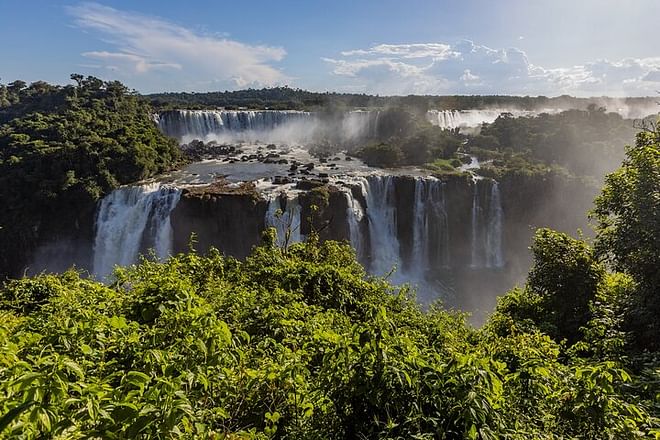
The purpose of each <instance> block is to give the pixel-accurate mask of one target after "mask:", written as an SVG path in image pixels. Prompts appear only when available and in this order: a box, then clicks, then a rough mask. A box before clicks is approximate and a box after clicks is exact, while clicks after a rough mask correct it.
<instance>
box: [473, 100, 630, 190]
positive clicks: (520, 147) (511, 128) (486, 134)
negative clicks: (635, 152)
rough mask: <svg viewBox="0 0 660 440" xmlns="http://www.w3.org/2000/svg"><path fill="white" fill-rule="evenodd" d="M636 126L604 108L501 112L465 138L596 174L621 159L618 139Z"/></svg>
mask: <svg viewBox="0 0 660 440" xmlns="http://www.w3.org/2000/svg"><path fill="white" fill-rule="evenodd" d="M635 132H636V130H635V128H634V127H633V123H632V121H631V120H627V119H623V118H622V117H621V116H620V115H619V114H617V113H606V111H605V109H604V108H598V107H596V106H595V105H593V104H592V105H590V106H589V107H588V108H587V109H586V110H568V111H563V112H561V113H557V114H548V113H544V114H540V115H538V116H533V117H520V118H515V117H513V115H512V114H510V113H508V114H507V113H505V114H503V115H501V116H500V117H498V118H497V120H496V121H495V122H494V123H492V124H484V126H483V128H482V129H481V133H480V134H479V135H478V136H474V137H472V138H470V140H469V147H474V148H478V149H482V150H484V149H485V150H498V151H505V150H507V149H510V150H511V152H515V153H523V154H525V155H526V156H527V158H528V160H530V162H534V161H541V162H543V163H544V164H547V165H552V164H556V165H559V166H562V167H565V168H567V169H568V170H569V171H570V172H571V173H573V174H576V175H579V176H594V177H598V178H600V177H601V176H603V175H604V174H606V173H608V172H611V171H612V170H613V169H614V167H615V166H616V165H617V164H619V163H620V162H621V160H622V159H623V153H624V151H623V149H622V148H621V146H622V145H625V143H626V142H627V141H628V139H630V138H631V137H632V136H633V135H634V133H635Z"/></svg>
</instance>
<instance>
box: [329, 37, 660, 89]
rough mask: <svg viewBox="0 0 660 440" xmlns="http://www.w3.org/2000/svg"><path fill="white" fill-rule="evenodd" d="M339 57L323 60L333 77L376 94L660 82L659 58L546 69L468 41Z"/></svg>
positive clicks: (513, 52) (516, 53)
mask: <svg viewBox="0 0 660 440" xmlns="http://www.w3.org/2000/svg"><path fill="white" fill-rule="evenodd" d="M340 55H341V57H338V58H324V60H325V61H326V62H328V63H329V64H330V65H331V66H332V73H333V74H334V75H337V76H338V77H346V78H349V79H351V80H353V81H356V82H359V83H360V84H365V90H363V91H365V92H368V93H379V94H409V93H424V94H425V93H436V94H443V93H482V94H522V95H526V94H532V95H537V94H544V95H550V96H554V95H560V94H564V93H570V94H574V95H579V96H596V95H613V96H617V95H618V96H622V95H653V94H655V88H654V87H657V84H654V83H655V82H660V58H640V59H633V58H630V59H623V60H617V61H609V60H598V61H593V62H586V63H584V64H583V65H577V66H570V67H546V66H540V65H535V64H532V63H531V62H530V61H529V58H528V56H527V54H526V53H525V52H524V51H522V50H520V49H517V48H507V49H493V48H490V47H487V46H483V45H478V44H475V43H473V42H472V41H469V40H463V41H460V42H458V43H456V44H453V45H449V44H444V43H420V44H401V45H397V44H380V45H376V46H373V47H371V48H368V49H356V50H348V51H344V52H341V54H340ZM374 70H377V74H376V75H374Z"/></svg>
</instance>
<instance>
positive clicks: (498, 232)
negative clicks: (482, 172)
mask: <svg viewBox="0 0 660 440" xmlns="http://www.w3.org/2000/svg"><path fill="white" fill-rule="evenodd" d="M502 218H503V212H502V201H501V200H500V188H499V185H498V184H497V182H495V181H493V184H492V185H491V187H490V197H489V200H488V228H487V229H486V267H489V268H501V267H503V266H504V258H503V256H502Z"/></svg>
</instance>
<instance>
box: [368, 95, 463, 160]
mask: <svg viewBox="0 0 660 440" xmlns="http://www.w3.org/2000/svg"><path fill="white" fill-rule="evenodd" d="M378 121H379V123H378V133H377V134H376V139H375V140H373V141H371V143H369V144H368V145H365V146H363V147H362V148H360V149H359V150H358V151H357V155H358V156H359V157H360V158H361V159H362V160H363V161H364V162H365V163H366V164H368V165H370V166H377V167H395V166H407V165H423V164H425V163H428V162H433V161H434V160H436V159H447V158H450V157H452V155H453V154H454V153H456V151H457V150H458V148H459V147H460V145H461V142H462V140H463V137H462V136H461V135H460V134H458V132H457V131H451V130H443V129H442V128H440V127H437V126H433V125H431V123H430V122H429V121H428V120H427V119H426V116H425V114H423V113H422V114H420V113H418V112H414V111H412V110H411V109H410V108H406V107H393V108H389V109H386V110H383V111H382V112H381V113H380V115H379V118H378Z"/></svg>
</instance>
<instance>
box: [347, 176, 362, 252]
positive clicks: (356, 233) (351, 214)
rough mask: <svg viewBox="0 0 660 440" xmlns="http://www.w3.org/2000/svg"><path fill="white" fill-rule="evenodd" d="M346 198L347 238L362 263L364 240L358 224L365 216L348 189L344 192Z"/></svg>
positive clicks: (360, 205)
mask: <svg viewBox="0 0 660 440" xmlns="http://www.w3.org/2000/svg"><path fill="white" fill-rule="evenodd" d="M361 188H362V195H363V196H364V197H365V199H366V194H365V191H364V186H361ZM344 195H345V196H346V205H347V207H346V218H347V221H348V236H349V240H350V242H351V246H353V249H355V255H356V256H357V259H358V261H363V259H364V240H363V239H362V231H361V230H360V222H361V221H362V220H363V219H364V216H365V215H366V214H365V212H364V208H363V207H362V204H361V203H360V201H359V200H357V199H356V198H355V197H353V192H352V191H351V190H350V189H347V190H346V191H344Z"/></svg>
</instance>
